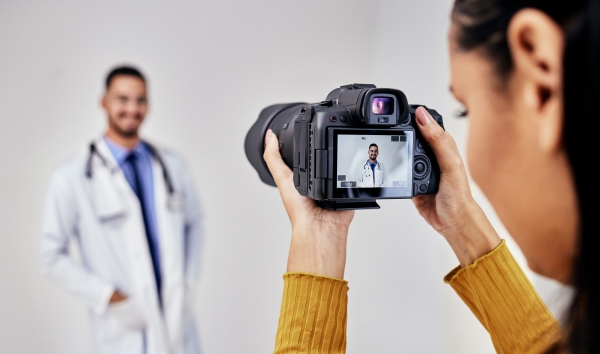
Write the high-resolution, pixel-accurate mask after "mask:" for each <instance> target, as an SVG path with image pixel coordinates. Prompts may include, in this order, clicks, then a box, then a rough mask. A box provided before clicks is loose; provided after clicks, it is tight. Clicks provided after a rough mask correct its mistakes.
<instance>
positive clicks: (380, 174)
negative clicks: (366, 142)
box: [357, 143, 385, 188]
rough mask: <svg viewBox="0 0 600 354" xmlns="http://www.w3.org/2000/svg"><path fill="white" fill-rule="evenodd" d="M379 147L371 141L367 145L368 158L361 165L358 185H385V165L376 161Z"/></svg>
mask: <svg viewBox="0 0 600 354" xmlns="http://www.w3.org/2000/svg"><path fill="white" fill-rule="evenodd" d="M377 156H379V147H378V146H377V144H375V143H373V144H371V145H370V146H369V159H368V160H367V162H365V164H364V165H362V167H361V170H360V177H359V178H358V180H357V182H358V186H359V187H363V188H380V187H384V186H385V167H384V166H383V164H382V163H381V162H378V161H377Z"/></svg>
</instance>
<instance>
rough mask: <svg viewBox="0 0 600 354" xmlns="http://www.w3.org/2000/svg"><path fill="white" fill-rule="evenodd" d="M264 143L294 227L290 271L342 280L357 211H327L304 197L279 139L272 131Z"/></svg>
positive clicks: (272, 172)
mask: <svg viewBox="0 0 600 354" xmlns="http://www.w3.org/2000/svg"><path fill="white" fill-rule="evenodd" d="M265 141H266V148H265V153H264V156H263V157H264V159H265V161H266V163H267V166H268V167H269V171H271V174H272V175H273V179H274V180H275V183H276V184H277V188H278V189H279V193H280V194H281V200H282V201H283V205H284V206H285V210H286V211H287V214H288V216H289V218H290V222H291V223H292V242H291V245H290V253H289V256H288V266H287V271H288V272H302V273H310V274H315V275H323V276H327V277H331V278H338V279H343V278H344V269H345V267H346V244H347V239H348V229H349V227H350V223H351V222H352V219H353V218H354V211H353V210H344V211H333V210H325V209H322V208H320V207H318V206H317V204H316V203H315V201H314V200H312V199H310V198H306V197H303V196H301V195H300V194H299V193H298V191H297V190H296V188H295V187H294V181H293V177H294V174H293V172H292V170H290V168H289V167H288V166H287V165H286V164H285V162H284V161H283V159H282V158H281V154H280V153H279V141H278V139H277V136H276V135H275V134H274V133H273V132H272V131H271V130H269V131H268V132H267V136H266V138H265Z"/></svg>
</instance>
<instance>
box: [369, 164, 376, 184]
mask: <svg viewBox="0 0 600 354" xmlns="http://www.w3.org/2000/svg"><path fill="white" fill-rule="evenodd" d="M369 165H371V171H373V186H375V164H374V163H370V162H369Z"/></svg>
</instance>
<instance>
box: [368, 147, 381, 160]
mask: <svg viewBox="0 0 600 354" xmlns="http://www.w3.org/2000/svg"><path fill="white" fill-rule="evenodd" d="M378 155H379V149H378V148H377V146H371V147H370V148H369V159H370V160H371V161H376V160H377V156H378Z"/></svg>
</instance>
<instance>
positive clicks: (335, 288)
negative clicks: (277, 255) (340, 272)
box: [275, 273, 348, 354]
mask: <svg viewBox="0 0 600 354" xmlns="http://www.w3.org/2000/svg"><path fill="white" fill-rule="evenodd" d="M283 280H284V289H283V300H282V303H281V313H280V316H279V327H278V329H277V336H276V340H275V354H291V353H294V354H296V353H298V354H299V353H319V354H342V353H345V352H346V320H347V314H348V312H347V310H348V283H347V282H346V281H344V280H340V279H333V278H327V277H322V276H317V275H311V274H305V273H287V274H285V275H284V276H283Z"/></svg>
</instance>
